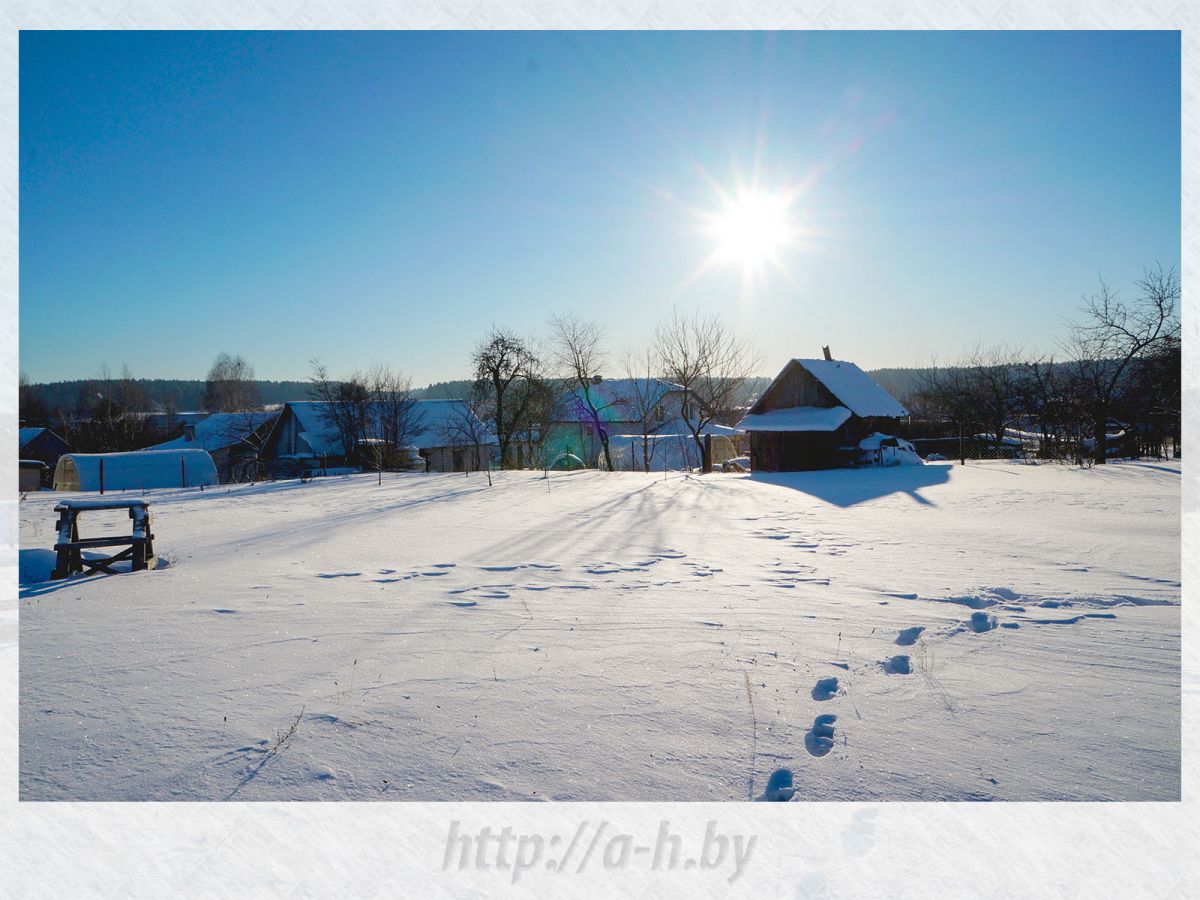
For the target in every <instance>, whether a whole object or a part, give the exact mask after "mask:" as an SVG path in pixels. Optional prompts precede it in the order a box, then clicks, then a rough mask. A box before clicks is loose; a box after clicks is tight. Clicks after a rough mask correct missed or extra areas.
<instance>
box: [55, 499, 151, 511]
mask: <svg viewBox="0 0 1200 900" xmlns="http://www.w3.org/2000/svg"><path fill="white" fill-rule="evenodd" d="M135 506H139V507H143V508H145V507H148V506H150V501H149V500H62V501H60V502H59V503H58V504H57V505H56V506H55V507H54V511H55V512H63V511H64V510H74V511H75V512H86V511H87V510H95V509H130V508H132V507H135Z"/></svg>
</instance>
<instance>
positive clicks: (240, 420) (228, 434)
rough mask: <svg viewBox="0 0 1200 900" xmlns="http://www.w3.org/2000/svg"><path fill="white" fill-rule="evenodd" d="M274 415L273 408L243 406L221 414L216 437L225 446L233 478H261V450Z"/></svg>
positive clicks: (276, 416) (268, 435)
mask: <svg viewBox="0 0 1200 900" xmlns="http://www.w3.org/2000/svg"><path fill="white" fill-rule="evenodd" d="M278 416H279V413H278V412H277V411H276V412H269V411H262V410H251V409H244V410H238V411H236V412H232V413H229V414H228V415H227V416H225V417H224V425H223V428H222V433H221V435H220V438H221V441H222V443H223V444H224V445H225V446H226V447H228V448H229V474H230V477H231V478H232V479H233V480H234V481H258V480H259V478H260V477H262V468H263V450H264V449H265V447H266V444H267V438H268V437H270V434H271V426H272V425H274V424H275V419H276V418H278Z"/></svg>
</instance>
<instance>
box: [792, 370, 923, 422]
mask: <svg viewBox="0 0 1200 900" xmlns="http://www.w3.org/2000/svg"><path fill="white" fill-rule="evenodd" d="M792 362H794V363H796V364H797V365H800V366H803V367H804V369H805V370H806V371H807V372H808V373H809V374H810V375H812V377H813V378H815V379H817V381H819V382H821V384H823V385H825V387H826V388H827V389H828V390H829V393H831V394H833V396H834V397H836V398H837V400H838V402H839V403H841V404H842V405H843V406H845V407H846V408H847V409H849V410H850V412H852V413H854V415H856V416H860V417H863V418H866V417H869V416H887V417H893V418H903V417H904V416H907V415H908V410H906V409H905V408H904V407H903V406H901V405H900V404H899V403H897V402H896V398H895V397H893V396H892V395H891V394H889V393H888V392H887V391H885V390H884V389H883V388H881V387H880V386H879V385H878V384H877V383H876V382H875V380H874V379H873V378H871V376H870V375H868V374H867V373H866V372H864V371H863V370H862V369H860V368H859V367H858V366H856V365H855V364H854V363H852V362H846V361H845V360H842V359H794V360H792Z"/></svg>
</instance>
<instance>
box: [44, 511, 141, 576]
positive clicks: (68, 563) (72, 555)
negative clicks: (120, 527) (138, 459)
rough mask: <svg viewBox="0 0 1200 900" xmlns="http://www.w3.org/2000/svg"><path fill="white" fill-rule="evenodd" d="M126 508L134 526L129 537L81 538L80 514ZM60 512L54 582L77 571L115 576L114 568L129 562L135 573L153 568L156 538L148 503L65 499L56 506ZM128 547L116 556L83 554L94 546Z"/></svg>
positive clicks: (55, 548) (53, 573)
mask: <svg viewBox="0 0 1200 900" xmlns="http://www.w3.org/2000/svg"><path fill="white" fill-rule="evenodd" d="M111 509H127V510H129V518H130V519H132V520H133V527H132V529H131V533H130V534H129V536H124V535H121V536H114V537H98V538H80V537H79V514H80V513H81V512H90V511H94V510H111ZM54 511H55V512H56V513H58V525H57V530H58V543H56V544H55V545H54V552H55V553H56V554H57V558H56V559H55V562H54V571H53V572H52V573H51V574H50V578H51V580H55V579H59V578H67V577H68V576H70V575H72V574H74V573H76V572H78V573H80V574H87V575H90V574H91V573H93V572H97V571H100V570H103V571H105V572H108V573H109V574H113V569H112V566H113V564H114V563H118V562H121V561H122V560H126V559H128V560H130V563H131V566H132V568H133V571H134V572H139V571H142V570H143V569H149V568H153V566H154V562H155V559H154V535H153V534H151V533H150V503H149V502H148V501H146V500H64V501H63V502H61V503H59V504H58V505H57V506H55V507H54ZM122 546H123V547H125V549H124V550H122V551H121V552H120V553H118V554H116V555H115V556H106V557H102V558H99V559H84V558H83V551H84V550H86V549H89V548H91V547H122Z"/></svg>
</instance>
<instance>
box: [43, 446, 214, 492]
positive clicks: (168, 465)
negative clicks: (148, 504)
mask: <svg viewBox="0 0 1200 900" xmlns="http://www.w3.org/2000/svg"><path fill="white" fill-rule="evenodd" d="M102 471H103V479H104V481H103V489H104V490H106V491H121V490H146V489H149V488H177V487H199V486H204V485H212V484H216V483H217V469H216V466H214V465H213V461H212V457H211V456H209V455H208V453H206V452H205V451H203V450H138V451H135V452H133V453H66V454H64V455H63V456H62V457H60V458H59V460H58V466H57V467H55V469H54V489H55V490H56V491H98V490H100V489H101V472H102Z"/></svg>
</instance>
